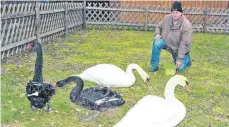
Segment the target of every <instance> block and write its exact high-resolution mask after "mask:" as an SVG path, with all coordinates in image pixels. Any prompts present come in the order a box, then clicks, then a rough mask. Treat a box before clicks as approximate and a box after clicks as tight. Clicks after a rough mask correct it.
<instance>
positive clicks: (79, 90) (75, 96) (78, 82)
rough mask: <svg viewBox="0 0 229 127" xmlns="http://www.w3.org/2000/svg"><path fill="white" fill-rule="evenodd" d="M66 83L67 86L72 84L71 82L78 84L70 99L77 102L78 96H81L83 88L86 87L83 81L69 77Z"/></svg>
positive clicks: (76, 77) (75, 77)
mask: <svg viewBox="0 0 229 127" xmlns="http://www.w3.org/2000/svg"><path fill="white" fill-rule="evenodd" d="M64 82H65V83H66V84H67V83H70V82H75V83H76V86H75V87H74V88H73V89H72V91H71V93H70V99H71V100H72V101H73V102H74V101H76V100H77V97H78V94H80V92H81V91H82V89H83V86H84V82H83V80H82V79H81V78H80V77H78V76H71V77H68V78H67V79H65V80H64Z"/></svg>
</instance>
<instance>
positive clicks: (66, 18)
mask: <svg viewBox="0 0 229 127" xmlns="http://www.w3.org/2000/svg"><path fill="white" fill-rule="evenodd" d="M64 16H65V17H64V25H65V36H67V35H68V2H65V6H64Z"/></svg>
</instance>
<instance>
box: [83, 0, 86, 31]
mask: <svg viewBox="0 0 229 127" xmlns="http://www.w3.org/2000/svg"><path fill="white" fill-rule="evenodd" d="M86 2H87V0H84V1H83V26H82V28H83V30H86Z"/></svg>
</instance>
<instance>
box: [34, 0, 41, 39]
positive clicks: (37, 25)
mask: <svg viewBox="0 0 229 127" xmlns="http://www.w3.org/2000/svg"><path fill="white" fill-rule="evenodd" d="M39 9H40V3H39V2H38V1H36V7H35V15H36V22H35V25H36V27H35V28H36V38H37V40H38V42H41V27H40V11H39Z"/></svg>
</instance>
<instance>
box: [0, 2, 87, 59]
mask: <svg viewBox="0 0 229 127" xmlns="http://www.w3.org/2000/svg"><path fill="white" fill-rule="evenodd" d="M36 8H37V11H36ZM65 14H67V16H66V15H65ZM66 17H67V18H66ZM82 18H83V2H82V1H49V2H36V1H3V2H2V3H1V26H2V29H1V59H3V58H7V57H9V56H11V55H14V54H15V53H18V52H21V51H24V50H25V49H26V47H27V43H28V42H31V41H33V40H35V39H37V37H40V39H41V41H42V42H45V41H50V40H51V39H54V38H57V37H60V36H62V35H64V34H66V31H68V30H69V31H70V32H72V31H74V30H78V29H81V28H82V24H83V20H82ZM37 23H38V25H36V24H37ZM66 24H67V26H66ZM37 27H38V28H37Z"/></svg>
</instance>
